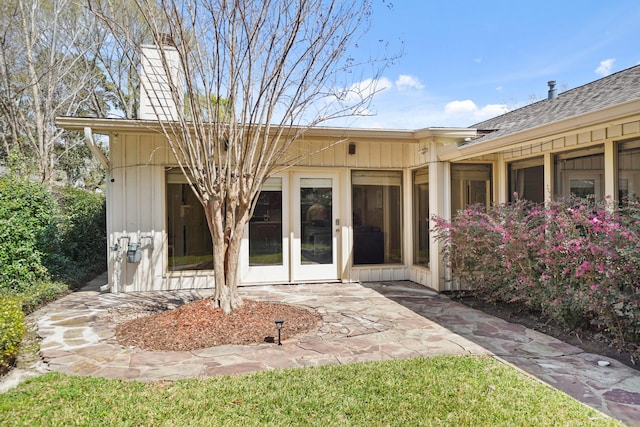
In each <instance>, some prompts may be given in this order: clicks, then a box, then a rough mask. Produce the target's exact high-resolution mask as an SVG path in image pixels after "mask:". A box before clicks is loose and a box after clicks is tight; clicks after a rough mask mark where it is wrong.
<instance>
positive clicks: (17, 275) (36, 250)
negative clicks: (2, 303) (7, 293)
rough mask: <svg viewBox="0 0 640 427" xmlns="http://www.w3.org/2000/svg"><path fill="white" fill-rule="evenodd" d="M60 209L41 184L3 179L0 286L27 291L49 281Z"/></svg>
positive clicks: (0, 205)
mask: <svg viewBox="0 0 640 427" xmlns="http://www.w3.org/2000/svg"><path fill="white" fill-rule="evenodd" d="M58 218H59V208H58V204H57V202H56V199H55V198H54V197H53V195H52V194H51V193H50V192H49V191H47V190H46V189H45V188H44V187H43V186H42V185H40V184H38V183H35V182H24V181H20V180H18V179H14V178H10V177H2V178H0V288H3V289H12V290H14V291H16V292H21V291H24V290H25V289H26V288H28V287H29V286H31V285H32V284H34V283H36V282H39V281H43V280H48V279H49V277H50V276H49V272H48V269H47V264H49V263H50V262H51V260H52V259H54V258H56V257H57V256H56V254H55V252H56V235H57V221H58Z"/></svg>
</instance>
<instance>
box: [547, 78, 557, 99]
mask: <svg viewBox="0 0 640 427" xmlns="http://www.w3.org/2000/svg"><path fill="white" fill-rule="evenodd" d="M547 84H548V85H549V94H548V95H547V99H555V97H556V81H555V80H549V81H548V82H547Z"/></svg>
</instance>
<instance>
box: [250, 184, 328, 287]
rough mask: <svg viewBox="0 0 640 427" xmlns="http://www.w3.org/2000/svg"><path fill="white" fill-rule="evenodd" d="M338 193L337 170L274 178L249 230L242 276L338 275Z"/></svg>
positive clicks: (255, 279) (260, 279)
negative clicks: (335, 172) (335, 171)
mask: <svg viewBox="0 0 640 427" xmlns="http://www.w3.org/2000/svg"><path fill="white" fill-rule="evenodd" d="M338 195H339V193H338V175H337V174H332V173H291V174H282V175H277V176H274V177H272V178H270V179H269V180H268V181H267V183H265V185H264V187H263V189H262V192H261V193H260V196H259V198H258V202H257V205H256V208H255V211H254V214H253V217H252V218H251V221H250V222H249V225H248V227H247V229H246V230H245V238H244V241H243V245H242V249H241V250H242V252H241V268H242V273H241V280H242V282H243V283H287V282H296V281H322V280H336V279H338V277H339V276H338V253H337V252H338V251H337V248H338V233H339V225H340V220H339V218H338V212H339V206H338V203H337V200H338Z"/></svg>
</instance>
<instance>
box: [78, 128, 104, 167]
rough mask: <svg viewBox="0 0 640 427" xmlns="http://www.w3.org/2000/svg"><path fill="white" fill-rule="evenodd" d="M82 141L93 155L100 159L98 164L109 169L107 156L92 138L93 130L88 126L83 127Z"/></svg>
mask: <svg viewBox="0 0 640 427" xmlns="http://www.w3.org/2000/svg"><path fill="white" fill-rule="evenodd" d="M84 142H85V144H87V147H89V150H91V152H92V153H93V155H94V156H96V158H97V159H98V160H99V161H100V164H101V165H102V167H103V168H105V169H106V170H107V171H110V170H111V162H110V161H109V159H107V156H105V155H104V153H103V152H102V150H100V147H98V144H96V142H95V141H94V139H93V130H92V129H91V128H90V127H88V126H87V127H85V128H84Z"/></svg>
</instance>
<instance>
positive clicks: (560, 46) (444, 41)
mask: <svg viewBox="0 0 640 427" xmlns="http://www.w3.org/2000/svg"><path fill="white" fill-rule="evenodd" d="M373 1H374V4H375V6H374V15H373V18H372V19H373V26H372V28H371V31H370V32H369V34H368V35H367V42H368V43H365V45H367V44H368V45H369V46H376V45H379V43H378V40H380V39H383V40H386V41H389V42H390V43H391V45H392V46H394V45H395V46H400V42H402V44H403V46H404V47H403V51H404V54H403V56H402V57H401V58H400V59H399V60H398V61H396V63H395V64H394V65H393V66H391V67H390V68H389V69H387V70H385V72H384V74H383V76H382V77H381V78H380V81H379V82H378V88H384V90H382V91H381V92H380V93H378V94H377V95H376V97H375V98H374V100H373V104H372V105H371V108H370V111H371V112H372V113H374V114H375V115H373V116H370V117H362V118H355V119H353V118H352V119H349V121H348V123H342V124H343V125H344V124H348V125H349V126H356V127H363V128H388V129H420V128H424V127H441V126H464V127H466V126H470V125H472V124H474V123H477V122H480V121H482V120H485V119H487V118H490V117H493V116H496V115H499V114H501V113H503V112H506V111H508V110H513V109H515V108H518V107H521V106H523V105H526V104H529V103H531V102H533V101H535V100H540V99H544V98H546V96H547V90H548V86H547V81H549V80H556V82H557V86H556V89H557V90H558V92H559V93H560V92H563V91H565V90H567V89H572V88H574V87H577V86H581V85H583V84H586V83H589V82H591V81H594V80H597V79H599V78H601V77H604V76H606V75H608V74H611V73H614V72H616V71H620V70H623V69H625V68H629V67H632V66H634V65H638V64H640V2H638V1H637V0H607V1H602V0H600V1H595V0H582V1H578V0H556V1H547V0H539V1H529V0H519V1H514V0H510V1H502V0H500V1H498V0H486V1H477V0H476V1H470V0H441V1H437V0H420V1H407V0H405V1H401V0H397V1H392V2H389V1H382V0H373ZM390 4H392V6H391V7H389V5H390ZM638 90H639V91H640V88H638ZM338 125H340V124H338Z"/></svg>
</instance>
